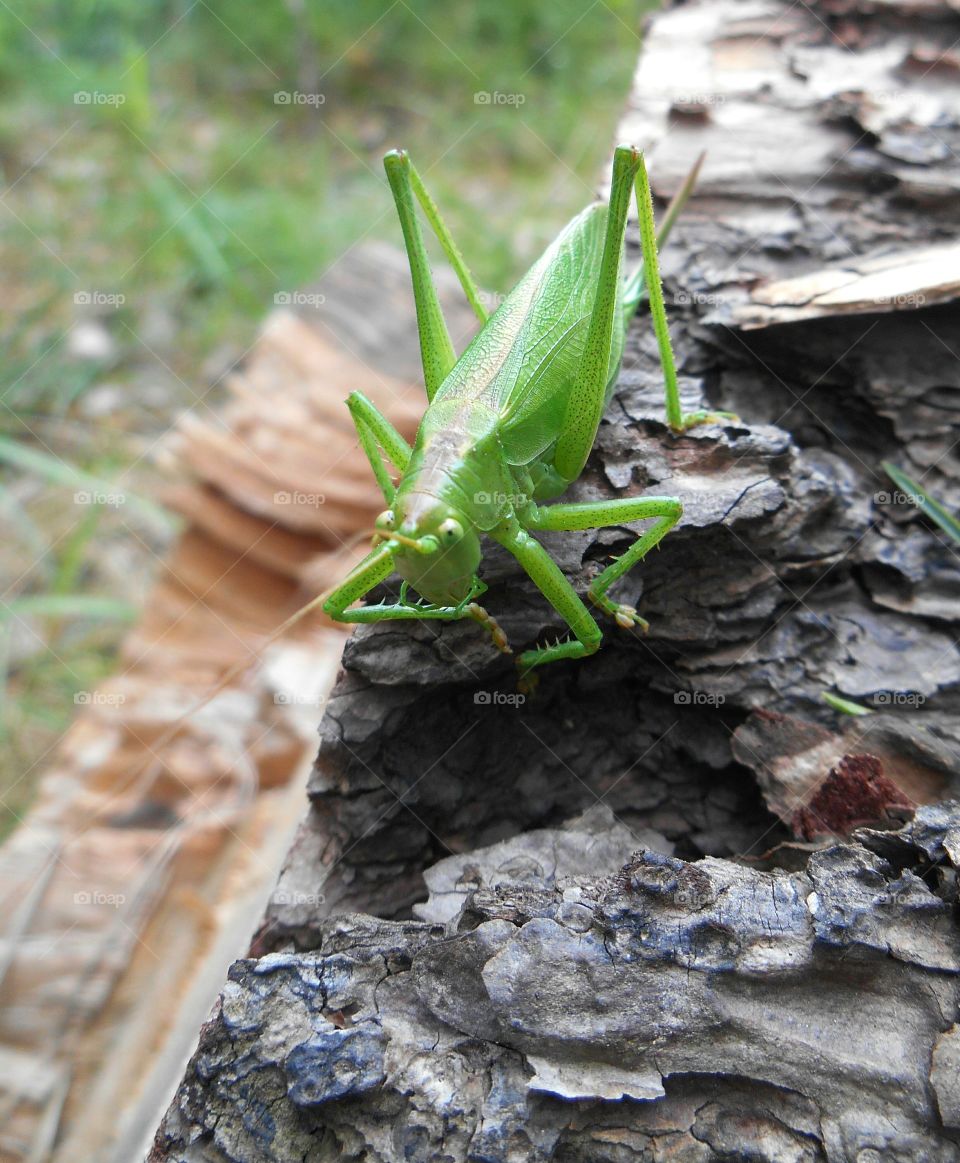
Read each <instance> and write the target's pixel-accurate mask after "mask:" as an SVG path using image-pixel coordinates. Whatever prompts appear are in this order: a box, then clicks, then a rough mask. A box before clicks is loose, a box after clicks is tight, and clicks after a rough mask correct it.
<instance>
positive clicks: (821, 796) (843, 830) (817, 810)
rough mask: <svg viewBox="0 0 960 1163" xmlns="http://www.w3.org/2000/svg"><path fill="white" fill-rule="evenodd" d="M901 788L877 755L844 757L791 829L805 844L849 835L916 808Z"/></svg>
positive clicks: (795, 814) (799, 814)
mask: <svg viewBox="0 0 960 1163" xmlns="http://www.w3.org/2000/svg"><path fill="white" fill-rule="evenodd" d="M915 806H916V805H915V804H911V803H910V802H909V800H908V799H907V798H906V796H905V795H904V794H903V792H902V791H901V790H900V788H898V787H897V785H896V784H895V783H894V782H893V781H892V780H890V779H888V778H887V777H886V775H884V773H883V764H882V763H881V762H880V760H879V759H878V758H877V757H876V756H875V755H844V756H843V758H842V759H841V760H840V762H839V763H838V764H837V766H836V767H832V768H831V769H830V773H829V775H828V776H827V778H826V779H825V780H824V781H823V783H822V784H820V786H819V787H818V788H817V791H816V794H815V795H814V796H813V798H812V799H811V800H810V803H809V804H808V805H806V806H805V807H802V808H798V809H797V811H796V812H794V814H793V818H792V820H791V821H790V825H791V827H792V828H793V831H794V834H795V835H796V836H799V837H800V838H801V839H803V840H814V839H816V838H817V837H818V836H824V835H830V834H831V833H833V834H836V835H847V834H848V833H849V832H850V831H852V829H853V828H856V827H858V826H860V825H862V824H867V823H874V822H876V821H877V820H882V819H884V818H885V816H886V815H887V813H888V811H889V810H890V809H891V808H912V807H915Z"/></svg>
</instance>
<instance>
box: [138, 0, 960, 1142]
mask: <svg viewBox="0 0 960 1163" xmlns="http://www.w3.org/2000/svg"><path fill="white" fill-rule="evenodd" d="M958 36H960V17H958V15H957V13H956V11H955V10H954V9H953V7H952V6H949V5H939V4H934V3H908V2H907V0H903V2H901V3H895V2H891V3H867V2H866V0H863V2H859V3H858V2H855V0H844V2H842V3H841V2H840V0H836V2H829V0H819V2H817V3H807V4H801V5H796V4H790V3H788V2H787V0H756V2H754V0H750V2H748V3H743V2H736V3H734V2H733V0H713V2H709V0H701V2H700V3H689V4H684V5H680V6H678V7H675V8H671V9H669V10H667V11H666V12H664V13H662V14H660V15H659V16H657V17H656V19H655V20H654V21H653V23H652V27H651V30H650V34H649V37H648V40H647V43H646V48H645V52H644V56H643V58H642V60H641V65H640V68H639V70H638V74H637V82H636V90H635V94H634V98H633V100H632V103H631V109H630V111H629V112H628V114H627V115H626V117H625V119H624V122H623V124H622V125H621V127H620V131H619V134H618V136H619V138H620V139H622V140H631V141H634V142H636V143H637V144H639V145H641V146H643V147H645V148H646V149H647V152H648V155H649V157H650V168H651V172H652V175H653V179H654V185H655V189H656V192H657V193H658V194H659V195H660V196H662V197H666V196H668V195H669V194H670V193H672V192H673V190H675V189H676V187H677V186H678V184H679V182H680V180H681V178H682V175H683V174H684V173H685V172H686V171H687V170H688V169H689V167H690V165H691V163H692V161H693V159H694V157H695V156H696V154H697V153H698V152H699V151H700V150H701V149H704V148H706V149H707V150H708V158H707V163H706V165H705V167H704V170H703V175H702V180H701V183H700V186H699V188H698V191H697V195H696V197H695V198H694V200H693V202H692V204H691V207H690V208H689V210H688V211H687V212H686V213H685V215H684V216H683V218H682V219H681V222H680V223H679V225H678V227H677V230H676V232H675V234H674V236H673V238H672V240H671V244H670V246H669V248H668V250H667V251H666V253H665V256H664V259H665V267H666V271H667V302H668V310H669V311H670V316H671V324H672V333H673V338H674V345H675V348H676V351H677V355H678V361H679V365H680V368H681V383H682V389H683V395H684V404H685V407H686V408H694V407H699V406H713V407H721V408H726V409H733V410H735V411H737V412H738V413H739V414H740V416H741V417H742V418H743V419H742V421H741V422H737V423H729V424H727V425H724V426H722V427H720V426H714V427H703V428H697V429H693V430H692V431H690V432H689V433H687V434H685V435H683V436H679V437H678V436H674V435H672V434H671V433H669V431H668V430H667V429H666V427H665V425H664V422H663V403H662V386H661V377H660V373H659V366H658V362H657V357H656V349H655V343H654V341H653V336H652V332H651V329H650V327H649V320H647V319H645V318H643V317H641V318H640V319H638V320H637V322H636V325H635V326H634V328H633V329H632V331H631V335H630V337H629V340H628V350H627V355H626V358H625V361H624V370H623V373H622V377H621V382H620V385H619V389H618V392H617V395H616V398H615V400H614V402H613V404H612V405H611V408H610V410H609V412H608V415H607V417H606V418H605V420H604V422H603V424H602V425H601V428H600V432H599V434H598V439H597V443H596V447H595V450H594V453H593V455H592V457H591V460H590V462H589V464H588V466H587V470H586V472H585V473H584V475H583V477H582V478H581V480H580V481H579V482H577V484H576V485H575V486H574V488H573V489H572V490H571V494H570V496H571V498H572V499H592V498H597V497H613V496H620V495H624V494H631V493H633V494H636V493H644V492H647V493H651V494H672V495H677V496H679V497H680V498H681V499H682V500H683V502H684V507H685V513H684V518H683V520H682V522H681V524H680V526H679V527H678V529H677V530H675V531H674V532H673V533H671V534H670V535H669V537H668V538H667V539H666V540H665V541H664V542H663V545H662V549H661V551H660V552H658V553H657V554H655V555H653V556H652V557H651V558H650V559H649V560H648V561H646V562H645V563H644V564H643V566H642V567H640V568H638V569H637V570H636V571H634V573H633V575H631V576H630V577H629V578H628V579H626V581H625V582H624V583H623V584H622V586H621V589H620V594H621V600H623V601H627V602H630V603H632V604H635V605H637V606H638V607H639V608H640V610H641V612H642V613H643V614H644V616H645V617H647V618H648V619H649V621H650V623H651V632H650V634H649V636H647V637H642V636H640V635H638V634H631V633H624V632H622V631H618V630H617V629H616V628H615V627H614V626H613V624H612V623H609V624H608V625H607V626H606V627H605V631H606V634H605V637H606V641H605V644H604V647H603V649H602V650H601V652H600V653H599V654H597V655H596V656H595V657H593V658H591V659H588V660H586V661H585V662H582V663H578V664H575V665H569V666H566V665H557V666H552V667H549V668H546V669H545V670H544V671H543V677H542V681H541V684H540V688H539V690H538V691H537V693H536V695H535V697H533V698H531V699H528V700H526V701H523V700H522V699H520V698H518V697H517V695H516V694H515V686H514V676H513V670H512V665H511V663H510V662H509V661H508V660H504V659H503V658H501V657H500V656H498V655H496V654H495V653H494V652H493V651H492V650H491V648H490V646H489V643H488V640H487V639H486V638H485V637H484V636H483V634H482V633H481V632H480V631H479V630H478V628H477V627H476V626H475V625H472V624H469V623H463V624H452V625H447V626H438V624H434V623H423V624H421V625H419V626H418V625H406V624H400V623H394V624H393V625H390V624H386V625H382V626H379V627H376V628H371V629H364V630H359V631H358V632H357V633H356V634H354V635H353V637H352V638H351V640H350V642H349V643H348V645H347V648H346V651H345V653H344V660H343V665H344V669H343V673H342V675H341V677H340V680H339V682H338V684H337V688H336V690H335V692H334V695H333V697H332V699H331V701H330V703H329V705H328V707H327V712H326V715H325V717H324V721H323V725H322V729H321V737H322V742H321V749H320V754H319V757H318V761H317V765H316V769H315V772H314V775H313V778H312V781H311V785H310V795H311V809H310V812H309V815H308V817H307V819H306V820H305V822H304V825H303V827H302V829H301V831H300V834H299V836H298V838H297V840H296V842H295V844H294V847H293V849H292V851H291V854H290V858H289V861H288V864H287V867H286V869H285V871H284V873H283V875H282V877H281V881H280V884H279V886H278V889H277V892H276V893H275V895H274V900H273V902H272V904H271V907H270V910H269V913H268V916H267V918H266V920H265V923H264V926H263V928H262V930H261V933H260V936H259V938H258V941H257V943H256V945H255V948H254V950H253V953H254V955H255V956H254V958H253V959H252V960H249V961H245V962H240V963H238V965H237V966H236V967H235V970H234V973H233V976H232V979H231V982H230V983H229V985H228V987H227V989H226V991H225V993H224V997H223V1001H222V1005H221V1007H220V1008H219V1009H218V1011H217V1013H216V1014H215V1015H214V1017H213V1018H212V1020H211V1022H210V1024H209V1025H208V1026H207V1027H206V1029H205V1031H204V1034H203V1038H202V1041H201V1047H200V1050H199V1051H198V1055H197V1057H196V1058H195V1059H194V1061H193V1062H192V1063H191V1065H190V1067H189V1068H188V1071H187V1075H186V1078H185V1081H184V1084H183V1086H182V1088H181V1090H180V1092H179V1093H178V1095H177V1097H176V1099H175V1101H174V1104H173V1106H172V1107H171V1110H170V1113H169V1114H168V1116H167V1119H166V1120H165V1122H164V1124H163V1126H162V1127H161V1130H160V1133H159V1135H158V1138H157V1145H156V1148H155V1153H154V1158H155V1159H156V1160H160V1159H171V1160H173V1159H176V1160H181V1159H182V1160H197V1159H203V1160H217V1161H220V1160H228V1159H229V1160H247V1159H278V1160H287V1159H299V1158H302V1157H310V1158H318V1159H323V1158H331V1159H332V1158H337V1157H343V1158H356V1159H362V1160H399V1159H407V1158H418V1159H419V1158H433V1157H438V1158H449V1159H452V1160H507V1159H557V1160H575V1159H584V1160H586V1159H590V1160H607V1159H609V1160H616V1161H620V1160H633V1159H638V1160H639V1159H649V1160H666V1159H670V1160H688V1159H689V1160H695V1161H699V1160H712V1159H734V1158H737V1159H756V1160H771V1161H772V1160H817V1159H825V1160H829V1161H830V1163H835V1161H837V1163H844V1161H847V1160H850V1161H851V1163H853V1161H855V1163H873V1161H874V1160H876V1161H879V1160H881V1159H883V1160H886V1159H894V1160H900V1159H902V1160H915V1159H918V1160H926V1159H929V1160H941V1159H943V1160H953V1159H958V1158H960V1149H958V1146H957V1142H958V1140H957V1138H956V1130H957V1126H956V1124H957V1119H958V1109H957V1108H958V1102H957V1093H958V1091H960V1085H958V1079H957V1068H958V1066H957V1064H958V1057H960V1051H958V1041H960V1034H958V1032H957V1027H956V1026H955V1022H956V1020H957V990H958V985H960V978H958V970H960V963H958V928H957V925H956V912H955V910H956V877H955V871H956V863H957V859H958V850H957V844H958V839H957V827H958V821H960V808H958V806H957V805H956V804H955V803H953V802H951V799H950V797H951V796H955V795H956V794H957V791H958V788H960V724H958V716H957V711H958V707H960V655H958V650H957V629H958V622H960V611H958V605H957V597H958V594H960V583H958V574H957V568H956V567H957V555H956V547H955V546H954V545H952V544H951V543H950V541H949V540H948V538H947V537H946V536H945V535H943V534H941V533H939V532H938V531H937V530H935V529H933V528H932V527H931V526H929V525H928V524H926V523H925V522H924V521H923V520H921V519H920V518H919V516H918V514H917V511H916V509H915V508H913V507H912V506H911V505H910V504H908V503H901V501H902V499H901V498H898V497H897V496H896V489H895V488H894V486H893V485H892V484H891V483H890V482H888V481H887V480H886V478H885V477H884V475H883V473H882V471H881V469H880V461H881V460H882V459H890V460H892V461H894V462H895V463H897V464H898V465H899V466H900V467H901V468H903V469H905V470H906V471H907V472H909V473H911V474H912V475H913V476H916V477H922V478H923V483H924V485H925V487H926V488H928V489H929V490H930V491H931V492H932V493H934V494H935V495H936V496H938V497H939V499H940V500H941V501H942V502H943V503H944V504H945V505H946V506H947V508H948V509H950V510H951V511H954V512H956V511H958V510H960V470H958V465H957V459H956V456H955V450H954V446H955V444H956V441H957V439H958V437H960V431H958V429H960V375H958V364H957V356H956V354H955V353H956V352H960V315H958V312H957V307H956V304H955V302H954V299H953V296H954V295H955V293H956V289H957V288H956V278H955V272H954V271H952V269H951V270H947V273H946V274H945V273H944V271H945V268H948V267H949V253H948V252H949V249H950V247H951V246H952V245H953V244H952V243H951V241H950V240H951V239H952V238H955V237H956V235H957V226H958V221H957V220H958V217H960V203H958V201H957V199H956V196H955V195H956V188H957V185H958V182H960V177H958V174H960V170H958V168H957V163H956V157H955V155H954V153H953V148H954V146H956V145H958V144H960V61H958V59H957V57H956V53H955V50H954V49H953V48H952V45H953V44H954V42H955V41H956V40H957V38H958ZM636 249H637V248H636V247H635V246H634V247H633V251H634V253H636ZM891 256H893V257H891ZM918 256H919V257H918ZM877 264H879V265H877ZM928 300H929V301H928ZM630 537H631V535H630V534H629V533H628V532H627V531H626V530H621V529H613V530H607V531H599V532H598V531H587V532H584V533H577V534H562V535H561V534H557V535H544V537H543V541H544V543H545V544H546V545H547V546H548V548H549V549H550V551H551V552H552V553H553V555H554V557H555V559H556V560H557V561H558V562H559V563H560V565H561V566H562V568H563V569H564V571H565V572H566V573H567V575H568V576H569V577H571V579H572V580H573V581H574V583H575V584H576V585H577V587H578V588H579V589H580V590H581V591H582V590H583V589H585V588H586V585H587V583H588V581H589V579H590V578H591V576H593V575H594V574H595V573H596V572H597V571H598V570H599V569H600V568H602V566H603V564H604V563H605V562H606V561H607V560H608V558H609V556H610V554H611V553H615V552H620V551H622V550H623V549H625V548H626V547H627V545H628V544H629V541H630ZM484 576H485V580H487V581H488V583H489V584H490V590H489V592H488V594H487V595H486V596H485V599H484V601H485V604H486V605H487V607H488V608H489V609H490V611H491V612H492V613H493V614H494V615H495V616H496V617H497V619H498V620H499V622H500V623H501V625H502V626H503V627H504V629H505V630H506V632H507V635H508V637H509V638H510V640H511V643H512V644H513V646H514V649H516V650H519V649H522V648H523V647H525V646H526V645H528V644H531V643H532V642H533V641H535V640H537V639H540V640H542V639H543V638H544V637H546V636H547V635H550V636H551V637H552V636H554V635H555V634H558V633H559V634H562V633H563V626H562V624H561V623H560V622H559V621H558V620H557V618H556V617H555V615H553V613H552V611H551V610H550V608H549V607H548V606H547V605H546V603H545V602H544V600H543V599H542V597H540V595H539V594H538V593H537V592H536V591H535V590H534V588H533V587H532V585H531V584H530V583H529V582H528V581H527V580H526V579H525V577H524V576H523V575H522V574H521V573H520V572H519V569H518V567H517V565H516V563H515V562H513V561H512V559H510V558H508V557H507V556H506V555H505V554H502V553H500V552H498V551H496V550H495V549H492V548H491V549H490V550H489V551H488V553H487V555H486V557H485V574H484ZM824 690H828V691H833V692H836V693H839V694H841V695H843V696H845V697H846V698H849V699H856V700H859V701H862V702H865V703H868V704H872V705H873V706H874V708H875V710H876V711H877V712H879V713H874V714H872V715H869V716H865V717H863V718H860V719H856V720H843V719H841V717H840V716H838V715H837V714H836V713H835V712H834V711H832V710H831V709H830V708H829V707H828V706H827V705H826V704H825V703H824V702H823V699H822V693H823V691H824ZM918 804H919V805H928V806H925V807H921V809H920V811H919V813H918V814H917V816H916V819H915V820H914V821H913V822H912V823H911V822H908V823H907V824H906V826H905V827H904V828H903V829H902V830H899V831H891V830H883V829H891V828H895V827H896V824H895V822H894V820H895V817H896V816H897V815H899V816H900V817H901V818H906V819H908V820H909V818H910V816H911V814H912V811H913V809H914V808H916V807H917V805H918ZM584 813H586V814H584ZM565 821H573V822H572V823H564V822H565ZM866 822H874V823H876V824H877V827H875V828H874V829H873V830H868V831H861V832H859V833H857V834H856V839H854V840H851V839H850V834H851V830H852V829H854V828H855V827H856V826H857V825H862V824H864V823H866ZM425 884H426V885H427V886H429V889H430V897H429V899H428V900H427V899H425V898H426V896H427V892H426V889H425V887H424V886H425ZM371 914H372V915H371ZM375 917H378V918H388V919H375ZM412 917H419V918H420V919H418V920H414V919H409V918H412Z"/></svg>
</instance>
